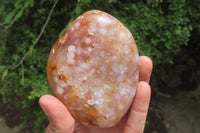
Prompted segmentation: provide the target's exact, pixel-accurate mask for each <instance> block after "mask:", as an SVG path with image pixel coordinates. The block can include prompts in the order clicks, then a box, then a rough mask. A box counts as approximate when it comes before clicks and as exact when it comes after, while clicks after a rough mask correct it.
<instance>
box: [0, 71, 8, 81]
mask: <svg viewBox="0 0 200 133" xmlns="http://www.w3.org/2000/svg"><path fill="white" fill-rule="evenodd" d="M7 75H8V69H6V70H5V71H4V72H3V75H2V77H1V80H4V79H5V77H6V76H7Z"/></svg>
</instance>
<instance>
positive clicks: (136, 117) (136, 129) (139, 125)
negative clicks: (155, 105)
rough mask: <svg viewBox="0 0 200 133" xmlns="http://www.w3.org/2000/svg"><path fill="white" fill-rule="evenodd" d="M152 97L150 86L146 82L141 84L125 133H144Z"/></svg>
mask: <svg viewBox="0 0 200 133" xmlns="http://www.w3.org/2000/svg"><path fill="white" fill-rule="evenodd" d="M150 95H151V90H150V86H149V84H148V83H147V82H144V81H141V82H139V84H138V89H137V92H136V95H135V99H134V101H133V105H132V107H131V110H130V114H129V118H128V120H127V124H126V126H125V129H124V133H143V131H144V126H145V121H146V116H147V112H148V107H149V101H150Z"/></svg>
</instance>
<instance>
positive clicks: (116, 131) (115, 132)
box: [75, 113, 128, 133]
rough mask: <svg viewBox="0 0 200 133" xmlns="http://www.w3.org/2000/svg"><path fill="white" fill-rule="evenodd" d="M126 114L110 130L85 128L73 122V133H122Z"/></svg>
mask: <svg viewBox="0 0 200 133" xmlns="http://www.w3.org/2000/svg"><path fill="white" fill-rule="evenodd" d="M127 118H128V113H127V114H126V115H125V116H124V117H123V118H122V119H121V120H120V122H119V123H118V124H117V125H115V126H114V127H111V128H98V127H86V126H83V125H82V124H80V123H79V122H75V133H76V131H77V132H78V133H122V132H123V130H124V127H125V125H126V121H127Z"/></svg>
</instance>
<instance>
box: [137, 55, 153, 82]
mask: <svg viewBox="0 0 200 133" xmlns="http://www.w3.org/2000/svg"><path fill="white" fill-rule="evenodd" d="M152 68H153V63H152V61H151V59H150V58H149V57H147V56H140V64H139V81H145V82H147V83H148V82H149V80H150V77H151V72H152Z"/></svg>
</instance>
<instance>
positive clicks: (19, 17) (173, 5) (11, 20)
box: [0, 0, 200, 133]
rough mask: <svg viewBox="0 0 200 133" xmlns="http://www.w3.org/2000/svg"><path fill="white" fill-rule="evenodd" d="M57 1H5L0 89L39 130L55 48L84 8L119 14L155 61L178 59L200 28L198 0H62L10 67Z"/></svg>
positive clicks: (0, 13) (0, 22)
mask: <svg viewBox="0 0 200 133" xmlns="http://www.w3.org/2000/svg"><path fill="white" fill-rule="evenodd" d="M54 2H55V1H54V0H15V1H11V0H9V1H5V0H4V1H0V75H2V76H1V81H0V83H1V84H2V85H3V88H2V89H1V90H0V94H1V95H3V97H4V98H5V99H6V100H7V101H9V102H12V103H13V104H14V105H16V106H19V107H21V108H23V110H24V111H25V112H24V116H22V117H23V119H24V122H23V123H22V127H31V128H32V130H33V131H34V132H40V133H41V132H44V131H45V128H46V126H47V124H48V121H47V118H46V116H45V115H44V113H43V111H42V110H41V109H40V107H39V106H38V99H39V98H40V97H41V96H42V95H44V94H52V92H51V89H50V87H49V85H48V81H47V76H46V65H47V60H48V55H49V52H50V49H51V47H52V46H53V44H54V43H55V41H56V40H57V39H58V37H59V36H60V35H61V34H62V33H63V32H64V31H65V30H66V29H67V27H68V26H69V25H70V24H71V23H72V22H73V21H74V20H75V19H76V17H78V16H79V15H80V14H82V13H83V12H85V11H87V10H91V9H99V10H103V11H105V12H108V13H110V14H111V15H113V16H115V17H116V18H118V19H119V20H120V21H121V22H122V23H124V24H125V25H126V26H127V27H128V29H129V30H130V31H131V32H132V34H133V36H134V38H135V40H136V43H137V46H138V49H139V52H140V55H147V56H149V57H150V58H151V59H152V60H153V62H154V65H155V66H162V65H163V64H166V63H173V61H172V59H173V57H174V55H176V54H177V52H179V50H180V46H182V45H188V42H189V39H190V36H191V32H192V31H193V30H194V29H195V30H197V31H199V29H200V25H199V18H200V2H199V0H190V1H186V0H165V1H164V0H123V1H122V0H101V1H100V0H78V1H71V0H65V1H61V0H60V1H59V2H58V4H57V5H56V8H55V10H54V11H53V14H52V16H51V19H50V21H49V23H48V25H47V27H46V28H45V30H44V33H43V35H42V37H41V38H40V40H39V42H38V43H37V44H36V46H35V47H34V48H33V50H32V51H31V52H30V54H29V55H28V56H27V57H26V58H25V60H24V61H23V63H21V64H20V65H19V66H18V67H17V68H15V69H12V67H9V69H8V68H7V66H13V65H16V64H17V63H18V62H19V61H20V60H21V59H22V58H23V56H24V55H25V54H26V53H27V52H28V51H29V49H30V47H31V46H32V45H33V43H34V42H35V40H36V38H37V36H38V34H39V33H40V31H41V29H42V27H43V25H44V23H45V21H46V19H47V16H48V14H49V12H50V10H51V7H52V5H53V4H54ZM157 68H158V71H159V70H160V71H161V70H162V68H160V67H157ZM158 78H159V77H158Z"/></svg>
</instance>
